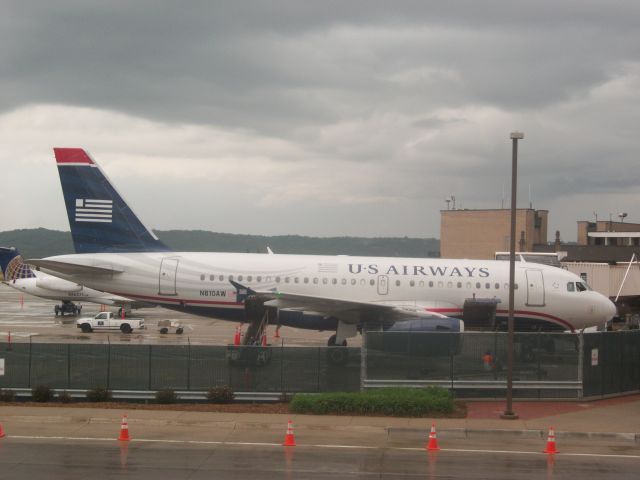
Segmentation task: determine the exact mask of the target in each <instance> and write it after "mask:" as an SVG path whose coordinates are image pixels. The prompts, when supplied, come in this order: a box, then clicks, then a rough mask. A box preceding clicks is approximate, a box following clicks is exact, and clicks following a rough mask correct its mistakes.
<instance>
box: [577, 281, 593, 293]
mask: <svg viewBox="0 0 640 480" xmlns="http://www.w3.org/2000/svg"><path fill="white" fill-rule="evenodd" d="M576 287H577V288H578V291H579V292H586V291H587V290H591V288H590V287H589V285H587V284H586V283H583V282H576Z"/></svg>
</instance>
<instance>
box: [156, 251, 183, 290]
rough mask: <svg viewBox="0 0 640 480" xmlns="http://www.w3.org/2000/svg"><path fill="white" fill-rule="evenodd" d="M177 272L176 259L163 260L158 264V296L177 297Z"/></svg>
mask: <svg viewBox="0 0 640 480" xmlns="http://www.w3.org/2000/svg"><path fill="white" fill-rule="evenodd" d="M177 271H178V259H177V258H163V259H162V262H161V263H160V277H159V289H158V294H159V295H177V292H176V273H177Z"/></svg>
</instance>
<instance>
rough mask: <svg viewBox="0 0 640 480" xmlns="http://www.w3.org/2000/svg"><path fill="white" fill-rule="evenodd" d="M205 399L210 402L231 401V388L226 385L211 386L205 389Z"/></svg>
mask: <svg viewBox="0 0 640 480" xmlns="http://www.w3.org/2000/svg"><path fill="white" fill-rule="evenodd" d="M207 400H209V401H210V402H211V403H231V402H233V390H231V388H230V387H228V386H227V385H223V386H221V387H211V388H210V389H209V390H208V391H207Z"/></svg>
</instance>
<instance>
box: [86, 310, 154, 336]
mask: <svg viewBox="0 0 640 480" xmlns="http://www.w3.org/2000/svg"><path fill="white" fill-rule="evenodd" d="M76 326H77V327H78V328H79V329H81V330H82V331H83V332H84V333H91V332H92V331H94V330H97V331H102V330H105V331H109V330H120V331H121V332H122V333H131V332H133V331H134V330H140V329H143V328H145V326H144V318H120V317H117V316H116V315H114V314H113V313H111V312H100V313H98V314H96V316H95V317H83V318H79V319H78V320H76Z"/></svg>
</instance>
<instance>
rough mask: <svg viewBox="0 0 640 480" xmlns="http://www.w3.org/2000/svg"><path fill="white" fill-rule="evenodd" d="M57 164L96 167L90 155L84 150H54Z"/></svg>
mask: <svg viewBox="0 0 640 480" xmlns="http://www.w3.org/2000/svg"><path fill="white" fill-rule="evenodd" d="M53 152H54V154H55V156H56V163H57V164H58V165H60V164H74V165H78V164H80V165H95V162H94V161H93V160H92V159H91V157H90V156H89V154H88V153H87V152H85V151H84V149H82V148H54V149H53Z"/></svg>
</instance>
